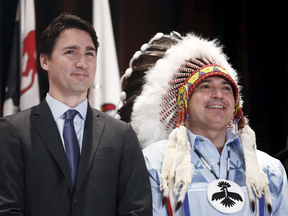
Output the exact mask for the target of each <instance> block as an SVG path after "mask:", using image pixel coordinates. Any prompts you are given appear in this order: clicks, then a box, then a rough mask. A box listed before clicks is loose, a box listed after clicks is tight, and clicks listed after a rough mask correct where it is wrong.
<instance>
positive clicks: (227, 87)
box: [223, 86, 231, 91]
mask: <svg viewBox="0 0 288 216" xmlns="http://www.w3.org/2000/svg"><path fill="white" fill-rule="evenodd" d="M223 89H224V90H227V91H231V87H230V86H224V87H223Z"/></svg>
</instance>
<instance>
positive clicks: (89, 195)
mask: <svg viewBox="0 0 288 216" xmlns="http://www.w3.org/2000/svg"><path fill="white" fill-rule="evenodd" d="M83 136H84V137H83V146H82V152H81V157H80V162H79V168H78V172H77V176H76V182H75V186H74V188H73V187H72V180H71V177H70V172H69V167H68V162H67V159H66V155H65V151H64V149H63V145H62V142H61V138H60V135H59V131H58V129H57V126H56V123H55V121H54V119H53V117H52V113H51V111H50V109H49V107H48V105H47V102H46V100H43V101H42V102H41V103H40V104H39V105H38V106H35V107H33V108H31V109H29V110H26V111H23V112H20V113H17V114H15V115H12V116H8V117H4V118H2V119H0V216H3V215H26V216H28V215H29V216H30V215H31V216H36V215H37V216H38V215H39V216H46V215H47V216H48V215H49V216H66V215H67V216H68V215H73V216H76V215H79V216H93V215H105V216H107V215H111V216H112V215H113V216H114V215H143V216H144V215H145V216H148V215H152V206H151V199H152V198H151V190H150V182H149V178H148V173H147V170H146V166H145V162H144V159H143V155H142V152H141V150H140V147H139V144H138V140H137V137H136V135H135V132H134V131H133V129H132V127H131V126H130V125H129V124H126V123H124V122H122V121H119V120H116V119H114V118H112V117H110V116H108V115H106V114H104V113H102V112H100V111H97V110H95V109H91V107H90V106H89V107H88V112H87V119H86V122H85V129H84V135H83Z"/></svg>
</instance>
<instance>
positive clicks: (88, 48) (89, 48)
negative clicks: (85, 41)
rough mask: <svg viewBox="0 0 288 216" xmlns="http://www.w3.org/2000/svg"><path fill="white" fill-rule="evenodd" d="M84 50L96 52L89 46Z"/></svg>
mask: <svg viewBox="0 0 288 216" xmlns="http://www.w3.org/2000/svg"><path fill="white" fill-rule="evenodd" d="M86 50H92V51H95V52H96V49H95V48H94V47H91V46H88V47H87V48H86Z"/></svg>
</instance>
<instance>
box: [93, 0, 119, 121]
mask: <svg viewBox="0 0 288 216" xmlns="http://www.w3.org/2000/svg"><path fill="white" fill-rule="evenodd" d="M93 26H94V28H95V30H96V34H97V36H98V40H99V43H100V47H99V48H98V53H97V70H96V76H95V80H94V85H93V87H92V88H91V89H90V91H89V97H88V98H89V101H90V104H91V105H92V106H93V107H95V108H97V109H100V110H102V111H104V112H106V113H108V114H110V115H112V116H114V115H115V108H116V106H117V103H118V102H119V95H120V90H121V89H120V74H119V68H118V61H117V54H116V49H115V42H114V34H113V28H112V21H111V15H110V7H109V1H108V0H93Z"/></svg>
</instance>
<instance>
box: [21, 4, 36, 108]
mask: <svg viewBox="0 0 288 216" xmlns="http://www.w3.org/2000/svg"><path fill="white" fill-rule="evenodd" d="M22 1H23V0H22ZM21 6H22V10H21V17H20V18H21V19H20V22H21V24H20V25H21V35H22V40H21V43H22V51H21V52H22V57H21V85H20V86H21V88H20V90H21V91H20V110H25V109H27V108H29V107H31V106H34V105H37V104H38V103H39V102H40V93H39V83H38V73H37V63H36V58H37V55H36V39H35V7H34V0H25V1H24V4H23V3H22V4H21ZM23 6H24V8H23Z"/></svg>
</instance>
